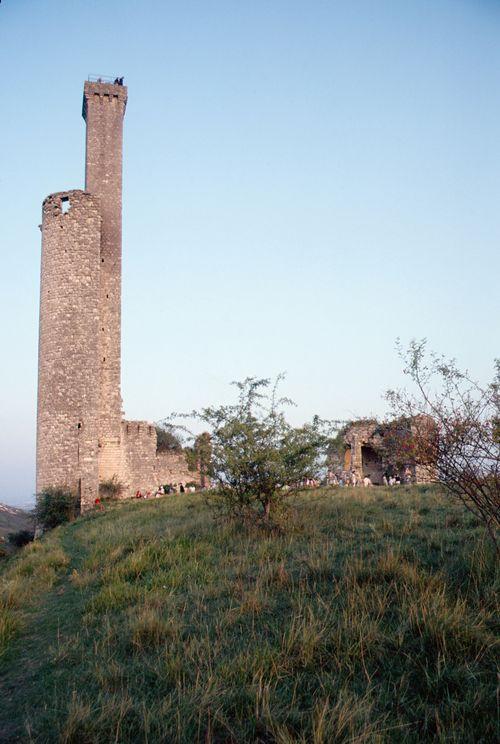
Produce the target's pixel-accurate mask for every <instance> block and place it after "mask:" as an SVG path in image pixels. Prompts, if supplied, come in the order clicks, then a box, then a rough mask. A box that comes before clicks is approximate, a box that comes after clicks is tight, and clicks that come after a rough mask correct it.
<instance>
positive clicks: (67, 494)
mask: <svg viewBox="0 0 500 744" xmlns="http://www.w3.org/2000/svg"><path fill="white" fill-rule="evenodd" d="M77 512H78V500H77V498H76V496H75V494H74V493H72V491H69V490H67V489H65V488H45V489H44V490H43V491H42V492H41V493H39V494H37V497H36V505H35V509H34V514H35V520H36V522H37V524H40V525H41V526H42V527H43V528H44V529H52V528H53V527H57V525H59V524H63V523H64V522H71V521H72V520H73V519H74V518H75V516H76V515H77Z"/></svg>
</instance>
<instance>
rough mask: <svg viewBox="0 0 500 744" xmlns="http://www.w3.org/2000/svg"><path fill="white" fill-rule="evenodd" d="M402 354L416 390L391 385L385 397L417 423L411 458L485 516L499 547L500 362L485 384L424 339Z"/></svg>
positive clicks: (401, 416) (397, 412) (401, 415)
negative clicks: (438, 353)
mask: <svg viewBox="0 0 500 744" xmlns="http://www.w3.org/2000/svg"><path fill="white" fill-rule="evenodd" d="M400 354H401V356H402V358H403V359H404V361H405V370H404V372H405V374H406V375H408V376H409V378H410V379H411V381H412V382H413V383H414V386H415V392H414V393H410V392H408V391H407V390H390V391H388V392H387V394H386V398H387V400H388V401H389V403H390V405H391V408H392V412H393V414H395V415H396V417H398V420H399V421H401V420H402V421H411V423H412V426H411V437H410V439H409V441H408V446H410V447H411V457H412V460H413V462H414V463H415V464H420V465H424V466H427V467H430V468H432V469H433V473H434V477H435V480H436V481H438V482H440V483H441V484H442V485H443V486H444V487H445V489H446V490H447V492H448V493H449V494H451V495H453V496H455V497H456V498H458V499H460V501H462V502H463V504H464V505H465V506H466V507H467V508H468V509H469V510H470V511H471V512H473V513H474V514H475V515H476V516H477V517H479V519H481V520H482V522H483V523H484V524H485V526H486V528H487V529H488V531H489V534H490V536H491V537H492V539H493V542H494V543H495V545H496V547H497V550H498V534H497V531H498V528H499V527H500V362H499V361H497V362H496V366H495V375H494V377H493V380H492V382H491V383H490V384H489V385H486V386H482V385H480V384H479V383H478V382H477V381H476V380H474V379H472V378H471V377H470V376H469V374H468V373H466V372H461V371H460V370H459V369H458V368H457V366H456V363H455V362H454V361H453V360H451V361H450V360H446V359H444V358H442V357H437V356H436V355H433V354H428V353H427V352H426V342H425V340H424V341H413V342H412V343H411V344H410V346H409V348H408V349H407V350H406V351H405V352H402V351H401V350H400ZM396 440H397V437H396ZM404 441H405V440H404V438H402V439H401V442H402V443H403V444H404Z"/></svg>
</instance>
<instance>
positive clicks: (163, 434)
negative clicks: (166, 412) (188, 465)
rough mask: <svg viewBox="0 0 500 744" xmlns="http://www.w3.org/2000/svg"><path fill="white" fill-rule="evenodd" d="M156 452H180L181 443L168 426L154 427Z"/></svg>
mask: <svg viewBox="0 0 500 744" xmlns="http://www.w3.org/2000/svg"><path fill="white" fill-rule="evenodd" d="M156 451H157V452H182V441H181V440H180V438H179V436H178V435H177V434H176V433H175V432H174V431H173V427H172V426H169V425H168V424H162V425H161V426H156Z"/></svg>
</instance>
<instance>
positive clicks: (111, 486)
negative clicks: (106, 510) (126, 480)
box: [99, 475, 123, 500]
mask: <svg viewBox="0 0 500 744" xmlns="http://www.w3.org/2000/svg"><path fill="white" fill-rule="evenodd" d="M122 491H123V484H122V483H120V481H119V480H118V479H117V477H116V475H114V476H113V477H112V478H109V479H108V480H105V481H102V483H99V496H100V498H101V499H104V500H106V499H117V498H119V496H120V494H121V492H122Z"/></svg>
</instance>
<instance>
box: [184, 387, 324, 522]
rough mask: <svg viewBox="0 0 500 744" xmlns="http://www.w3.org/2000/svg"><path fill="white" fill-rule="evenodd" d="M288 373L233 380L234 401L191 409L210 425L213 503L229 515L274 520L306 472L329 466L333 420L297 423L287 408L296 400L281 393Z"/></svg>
mask: <svg viewBox="0 0 500 744" xmlns="http://www.w3.org/2000/svg"><path fill="white" fill-rule="evenodd" d="M282 379H283V376H282V375H280V376H278V377H277V379H276V380H275V382H274V383H271V380H269V379H256V378H254V377H248V378H247V379H246V380H244V381H243V382H235V383H233V384H234V385H235V386H236V388H237V389H238V398H237V401H236V403H234V404H233V405H225V406H219V407H209V408H204V409H202V410H201V411H199V412H196V411H195V412H193V413H192V414H191V416H192V417H194V418H196V419H197V420H199V421H201V422H203V423H204V424H205V425H207V426H208V428H209V430H210V431H209V434H206V435H204V439H203V440H202V441H201V442H200V447H201V446H203V447H204V457H205V465H204V466H205V467H206V471H207V475H209V476H210V477H211V478H212V479H213V480H214V481H215V482H216V484H217V490H216V495H215V498H214V499H212V503H214V505H215V506H216V508H217V510H218V511H219V513H220V514H221V515H223V516H229V517H236V518H238V519H241V520H247V519H251V520H252V521H255V520H260V521H263V522H265V523H268V524H269V523H270V522H271V521H272V520H274V519H275V518H276V517H277V515H278V513H279V512H280V510H281V509H282V507H283V505H284V502H285V499H286V497H287V496H288V495H289V494H290V492H292V491H293V490H295V489H298V488H300V486H301V484H302V483H303V480H304V479H305V478H314V477H318V474H319V472H320V470H321V468H322V466H323V455H324V454H325V453H326V448H327V445H328V442H329V437H328V433H329V430H328V425H327V424H326V422H323V421H321V420H320V419H319V418H318V417H315V418H314V419H313V421H312V422H311V423H308V424H304V426H302V427H297V428H296V427H293V426H291V425H290V424H289V423H288V422H287V420H286V418H285V415H284V412H283V411H284V407H285V406H286V405H289V404H291V403H292V402H291V401H290V400H289V399H287V398H280V397H278V393H277V391H278V386H279V384H280V382H281V381H282ZM208 447H209V448H210V449H208ZM208 453H209V459H208Z"/></svg>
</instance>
